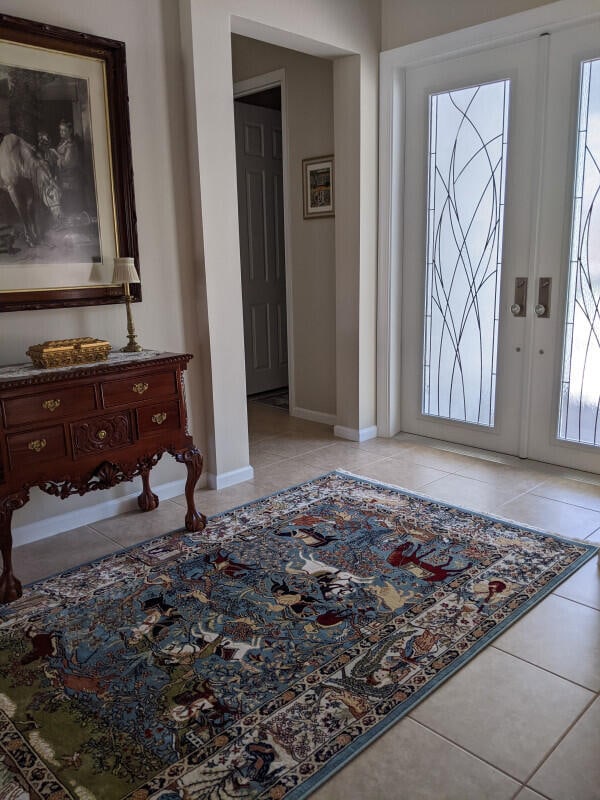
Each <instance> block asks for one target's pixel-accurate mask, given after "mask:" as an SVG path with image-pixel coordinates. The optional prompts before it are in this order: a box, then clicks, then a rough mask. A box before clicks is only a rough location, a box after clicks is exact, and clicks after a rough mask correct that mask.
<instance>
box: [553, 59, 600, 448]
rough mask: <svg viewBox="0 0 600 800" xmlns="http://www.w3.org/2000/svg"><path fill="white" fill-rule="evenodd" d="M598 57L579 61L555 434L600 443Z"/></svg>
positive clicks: (569, 438)
mask: <svg viewBox="0 0 600 800" xmlns="http://www.w3.org/2000/svg"><path fill="white" fill-rule="evenodd" d="M599 194H600V59H596V60H592V61H584V62H583V63H582V64H581V74H580V91H579V113H578V117H577V155H576V159H575V181H574V187H573V212H572V215H573V216H572V223H571V247H570V255H569V262H570V263H569V283H568V290H567V313H566V317H565V332H564V349H563V364H562V380H561V391H560V412H559V417H558V438H559V439H565V440H567V441H571V442H578V443H580V444H589V445H595V446H596V447H600V203H599V202H598V196H599Z"/></svg>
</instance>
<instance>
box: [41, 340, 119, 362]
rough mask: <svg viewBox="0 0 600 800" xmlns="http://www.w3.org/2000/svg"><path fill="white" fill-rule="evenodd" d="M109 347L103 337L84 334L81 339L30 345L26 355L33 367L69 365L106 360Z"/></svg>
mask: <svg viewBox="0 0 600 800" xmlns="http://www.w3.org/2000/svg"><path fill="white" fill-rule="evenodd" d="M110 350H111V347H110V343H109V342H105V341H104V340H103V339H92V338H91V337H90V336H84V337H83V338H81V339H58V340H56V341H54V342H44V343H43V344H35V345H32V346H31V347H30V348H29V350H28V351H27V355H28V356H29V357H30V358H31V360H32V361H33V365H34V367H38V368H39V369H48V368H49V367H70V366H72V365H73V364H91V363H93V362H94V361H106V359H107V358H108V354H109V353H110Z"/></svg>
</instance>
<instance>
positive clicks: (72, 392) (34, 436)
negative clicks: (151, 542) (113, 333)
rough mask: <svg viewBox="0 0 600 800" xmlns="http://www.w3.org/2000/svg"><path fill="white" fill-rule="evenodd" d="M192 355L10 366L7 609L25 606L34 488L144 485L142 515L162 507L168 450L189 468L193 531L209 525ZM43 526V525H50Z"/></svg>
mask: <svg viewBox="0 0 600 800" xmlns="http://www.w3.org/2000/svg"><path fill="white" fill-rule="evenodd" d="M191 358H192V356H190V355H177V354H175V353H155V352H148V351H145V352H142V353H135V354H125V353H114V354H111V355H110V356H109V360H108V361H104V362H99V363H96V364H83V365H81V366H77V367H65V368H59V369H36V368H35V367H33V366H32V365H27V364H23V365H17V366H14V367H0V551H1V552H2V558H3V570H2V574H1V576H0V603H8V602H10V601H12V600H16V599H17V598H18V597H20V596H21V594H22V589H21V583H20V581H19V580H18V579H17V578H16V577H15V575H14V574H13V571H12V534H11V519H12V515H13V512H14V511H16V510H17V509H19V508H21V507H22V506H24V505H25V503H26V502H27V501H28V500H29V490H30V488H31V487H32V486H38V487H39V488H40V489H42V491H44V492H47V493H48V494H50V495H54V496H55V497H60V498H61V499H65V498H66V497H69V496H70V495H74V494H78V495H83V494H86V493H87V492H91V491H95V490H97V489H108V488H109V487H111V486H116V485H117V484H119V483H122V482H123V481H130V480H132V479H133V478H134V477H136V476H138V475H139V476H141V478H142V493H141V494H140V496H139V497H138V504H139V507H140V508H141V509H142V511H151V510H152V509H154V508H156V507H157V506H158V497H157V496H156V495H155V494H154V493H153V492H152V490H151V488H150V480H149V475H150V470H151V469H152V467H153V466H154V465H155V464H156V463H157V462H158V461H159V459H160V458H161V456H162V455H163V453H165V452H167V453H170V454H171V455H172V456H174V457H175V459H176V460H177V461H179V462H180V463H183V464H185V465H186V467H187V481H186V485H185V495H186V500H187V513H186V515H185V526H186V528H187V530H189V531H198V530H201V529H202V528H204V526H205V524H206V518H205V516H204V515H203V514H200V513H199V512H198V511H196V507H195V504H194V489H195V486H196V483H197V481H198V478H199V477H200V474H201V472H202V455H201V454H200V451H199V450H197V449H196V448H195V447H194V443H193V441H192V437H191V436H190V435H189V433H188V430H187V409H186V404H185V395H184V387H183V371H184V370H185V369H186V368H187V364H188V361H189V360H190V359H191ZM40 524H43V523H40Z"/></svg>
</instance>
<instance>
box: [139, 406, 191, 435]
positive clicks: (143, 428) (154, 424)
mask: <svg viewBox="0 0 600 800" xmlns="http://www.w3.org/2000/svg"><path fill="white" fill-rule="evenodd" d="M137 418H138V430H139V432H140V436H155V435H157V434H160V433H162V432H164V431H172V430H178V429H179V428H180V427H181V419H180V417H179V403H178V402H177V400H174V401H173V400H172V401H171V402H169V403H155V404H154V405H151V406H146V407H145V408H144V407H142V408H138V410H137Z"/></svg>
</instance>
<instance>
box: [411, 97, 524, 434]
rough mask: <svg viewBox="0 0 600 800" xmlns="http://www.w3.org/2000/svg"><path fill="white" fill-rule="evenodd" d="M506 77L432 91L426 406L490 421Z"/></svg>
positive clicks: (432, 411) (440, 413) (464, 417)
mask: <svg viewBox="0 0 600 800" xmlns="http://www.w3.org/2000/svg"><path fill="white" fill-rule="evenodd" d="M508 95H509V81H498V82H495V83H487V84H483V85H481V86H472V87H469V88H466V89H459V90H457V91H452V92H442V93H440V94H433V95H430V98H429V185H428V192H427V195H428V201H427V287H426V299H425V342H424V355H423V413H424V414H429V415H432V416H436V417H444V418H447V419H453V420H459V421H460V422H470V423H473V424H476V425H484V426H488V427H492V426H493V424H494V406H495V395H496V354H497V349H498V303H499V295H500V271H501V264H502V227H503V218H504V187H505V175H506V142H507V132H508Z"/></svg>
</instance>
